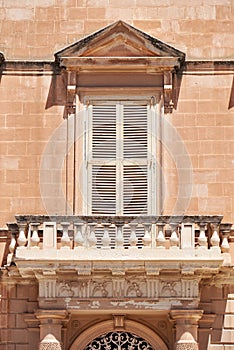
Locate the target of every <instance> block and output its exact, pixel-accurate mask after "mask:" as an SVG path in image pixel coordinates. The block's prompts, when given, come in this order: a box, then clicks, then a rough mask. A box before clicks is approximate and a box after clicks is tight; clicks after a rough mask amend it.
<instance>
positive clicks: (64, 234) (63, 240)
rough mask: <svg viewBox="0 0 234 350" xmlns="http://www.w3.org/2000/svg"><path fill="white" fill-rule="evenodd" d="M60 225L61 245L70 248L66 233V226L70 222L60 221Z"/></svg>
mask: <svg viewBox="0 0 234 350" xmlns="http://www.w3.org/2000/svg"><path fill="white" fill-rule="evenodd" d="M61 226H62V229H63V235H62V238H61V247H62V248H70V244H71V240H70V237H69V235H68V227H69V226H70V222H61Z"/></svg>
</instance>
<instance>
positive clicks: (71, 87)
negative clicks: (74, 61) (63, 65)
mask: <svg viewBox="0 0 234 350" xmlns="http://www.w3.org/2000/svg"><path fill="white" fill-rule="evenodd" d="M67 74H68V77H67V78H68V79H67V102H66V110H67V116H69V115H70V114H75V113H76V99H75V96H76V71H70V70H69V71H68V72H67Z"/></svg>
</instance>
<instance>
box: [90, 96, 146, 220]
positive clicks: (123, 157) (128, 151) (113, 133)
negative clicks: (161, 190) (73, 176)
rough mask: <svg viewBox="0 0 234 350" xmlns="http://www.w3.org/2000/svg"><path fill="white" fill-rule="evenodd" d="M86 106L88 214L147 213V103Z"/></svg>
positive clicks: (114, 103)
mask: <svg viewBox="0 0 234 350" xmlns="http://www.w3.org/2000/svg"><path fill="white" fill-rule="evenodd" d="M90 108H91V109H92V112H91V118H92V123H91V143H90V144H89V145H90V147H91V152H90V156H89V159H88V169H89V170H88V172H89V178H90V181H89V182H90V185H91V191H90V192H89V193H90V196H89V197H90V198H88V200H91V205H90V207H91V214H96V215H137V214H141V215H144V214H148V201H149V185H148V184H149V164H150V161H149V156H148V155H149V151H148V144H149V141H148V115H149V113H148V108H149V107H148V105H146V104H133V103H126V102H124V103H122V102H118V103H117V102H113V104H108V105H106V104H94V105H92V106H90ZM89 151H90V150H89Z"/></svg>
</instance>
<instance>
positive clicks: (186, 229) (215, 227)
mask: <svg viewBox="0 0 234 350" xmlns="http://www.w3.org/2000/svg"><path fill="white" fill-rule="evenodd" d="M221 220H222V217H221V216H185V217H177V216H171V217H170V216H153V217H152V216H142V217H140V216H138V217H133V216H54V217H48V216H39V215H38V216H31V215H25V216H23V215H20V216H16V221H17V222H16V223H14V224H9V230H10V232H11V243H10V246H9V250H10V254H9V258H8V260H9V261H10V260H11V259H13V258H14V260H15V261H16V262H19V261H23V260H25V261H28V260H33V261H41V262H42V261H47V262H49V261H57V262H59V261H77V262H78V261H87V262H88V261H89V262H91V261H97V262H98V261H125V262H126V261H129V262H130V261H138V262H139V261H146V262H160V265H161V266H162V264H163V262H165V263H166V264H167V263H170V262H172V263H173V266H174V267H175V263H176V262H177V264H179V263H181V262H184V263H186V262H188V261H190V262H194V263H196V262H197V263H199V265H200V262H201V260H202V261H203V262H204V263H205V262H206V263H205V264H206V265H207V264H208V265H210V267H212V262H213V263H214V268H215V269H217V267H218V266H220V265H221V264H222V263H223V261H224V260H225V263H228V258H227V256H228V255H229V254H227V253H228V252H229V243H228V234H229V231H230V225H228V224H226V225H225V224H222V223H221ZM184 268H186V267H184ZM187 268H188V267H187Z"/></svg>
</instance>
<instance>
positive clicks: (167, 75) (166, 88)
mask: <svg viewBox="0 0 234 350" xmlns="http://www.w3.org/2000/svg"><path fill="white" fill-rule="evenodd" d="M163 78H164V79H163V92H164V113H165V114H167V113H172V111H173V107H174V103H173V99H172V89H173V84H172V72H171V71H165V72H164V77H163Z"/></svg>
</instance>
